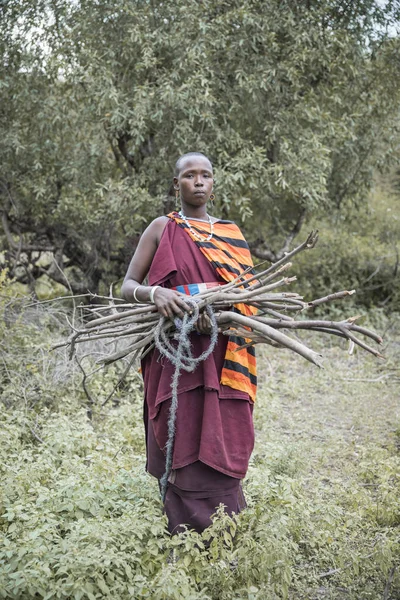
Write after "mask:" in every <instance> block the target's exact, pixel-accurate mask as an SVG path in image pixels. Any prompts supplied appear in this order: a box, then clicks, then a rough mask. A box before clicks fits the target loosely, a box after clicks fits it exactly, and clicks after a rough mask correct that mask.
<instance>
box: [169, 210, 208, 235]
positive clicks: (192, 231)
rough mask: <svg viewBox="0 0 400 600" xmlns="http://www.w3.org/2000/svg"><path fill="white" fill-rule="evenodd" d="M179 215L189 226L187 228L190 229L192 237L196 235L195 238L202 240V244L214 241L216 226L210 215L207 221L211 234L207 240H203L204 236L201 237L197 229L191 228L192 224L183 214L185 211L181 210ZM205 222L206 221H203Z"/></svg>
mask: <svg viewBox="0 0 400 600" xmlns="http://www.w3.org/2000/svg"><path fill="white" fill-rule="evenodd" d="M178 215H179V216H180V217H181V219H182V220H183V221H184V222H185V224H186V225H187V227H188V228H189V231H190V233H191V234H192V235H194V236H195V237H197V239H198V240H200V241H201V242H209V241H210V240H211V239H212V236H213V235H214V225H213V222H212V221H211V217H210V215H207V219H208V222H209V224H210V233H209V235H208V237H206V238H205V239H204V238H203V236H202V235H200V234H199V233H198V232H197V231H196V230H195V229H193V227H192V226H191V224H190V223H189V221H188V219H187V217H186V216H185V215H184V214H183V211H182V210H180V211H179V213H178ZM197 220H198V221H201V219H197ZM203 222H204V221H203Z"/></svg>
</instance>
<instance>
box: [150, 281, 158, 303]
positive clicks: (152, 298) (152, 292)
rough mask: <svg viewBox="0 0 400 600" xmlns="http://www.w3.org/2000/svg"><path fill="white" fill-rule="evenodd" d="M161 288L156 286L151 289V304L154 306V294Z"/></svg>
mask: <svg viewBox="0 0 400 600" xmlns="http://www.w3.org/2000/svg"><path fill="white" fill-rule="evenodd" d="M159 287H160V286H159V285H154V286H153V287H152V288H151V292H150V302H151V303H152V304H154V292H155V291H156V290H158V288H159Z"/></svg>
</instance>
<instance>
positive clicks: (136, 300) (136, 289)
mask: <svg viewBox="0 0 400 600" xmlns="http://www.w3.org/2000/svg"><path fill="white" fill-rule="evenodd" d="M140 287H142V286H141V285H137V286H136V287H135V289H134V290H133V298H134V300H135V302H140V300H138V299H137V298H136V292H137V291H138V289H139V288H140Z"/></svg>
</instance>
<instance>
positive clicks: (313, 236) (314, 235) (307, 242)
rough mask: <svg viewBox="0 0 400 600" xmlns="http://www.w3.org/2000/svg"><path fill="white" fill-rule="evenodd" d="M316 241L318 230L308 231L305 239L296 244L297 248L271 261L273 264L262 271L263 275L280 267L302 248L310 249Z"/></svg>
mask: <svg viewBox="0 0 400 600" xmlns="http://www.w3.org/2000/svg"><path fill="white" fill-rule="evenodd" d="M317 241H318V231H317V230H314V231H311V232H310V233H309V235H308V237H307V239H306V240H305V241H304V242H303V243H302V244H300V245H299V246H297V248H295V249H294V250H292V251H291V252H289V253H288V254H285V256H284V257H283V258H281V259H280V260H278V261H277V262H276V263H273V265H271V266H270V267H269V269H267V270H266V271H264V275H268V273H270V272H271V271H275V269H276V268H277V267H280V266H281V265H283V264H285V263H287V262H288V261H289V260H290V259H291V258H292V257H293V256H295V255H296V254H298V253H299V252H301V251H302V250H305V249H307V250H310V249H311V248H314V246H315V244H316V243H317Z"/></svg>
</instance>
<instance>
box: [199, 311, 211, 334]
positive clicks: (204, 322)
mask: <svg viewBox="0 0 400 600" xmlns="http://www.w3.org/2000/svg"><path fill="white" fill-rule="evenodd" d="M196 331H197V333H205V334H207V335H210V333H211V332H212V325H211V319H210V317H209V316H208V314H207V313H206V312H202V313H201V315H200V316H199V318H198V319H197V323H196Z"/></svg>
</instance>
